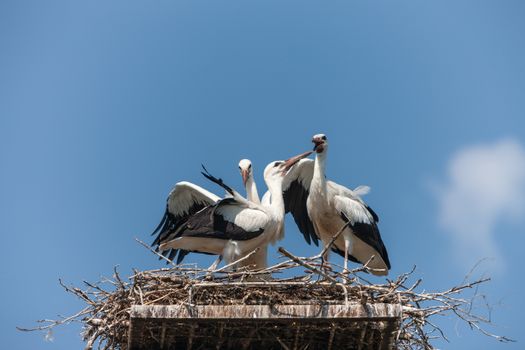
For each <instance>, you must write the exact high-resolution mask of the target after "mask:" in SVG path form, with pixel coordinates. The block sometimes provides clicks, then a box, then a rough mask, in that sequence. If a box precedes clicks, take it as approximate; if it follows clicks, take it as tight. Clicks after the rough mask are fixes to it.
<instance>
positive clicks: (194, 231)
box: [174, 198, 264, 241]
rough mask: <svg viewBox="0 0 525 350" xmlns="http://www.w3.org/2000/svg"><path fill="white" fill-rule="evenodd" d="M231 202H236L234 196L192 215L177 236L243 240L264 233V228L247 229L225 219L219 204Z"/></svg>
mask: <svg viewBox="0 0 525 350" xmlns="http://www.w3.org/2000/svg"><path fill="white" fill-rule="evenodd" d="M231 202H235V200H234V199H233V198H225V199H222V200H220V201H219V202H217V203H216V204H214V205H210V206H208V207H206V208H204V209H203V210H201V211H199V212H198V213H196V214H195V215H192V216H191V217H190V218H188V220H187V221H186V222H185V223H184V225H183V226H182V227H181V228H180V230H179V231H178V232H177V234H176V236H175V237H208V238H217V239H226V240H229V239H234V240H236V241H243V240H248V239H252V238H255V237H257V236H259V235H260V234H261V233H263V231H264V229H263V228H259V229H258V230H255V231H247V230H245V229H243V228H242V227H240V226H238V225H236V224H235V223H233V222H230V221H228V220H225V219H224V217H223V216H222V215H221V214H219V213H217V212H216V211H217V208H218V207H219V206H221V205H225V204H229V203H231ZM175 237H174V238H175Z"/></svg>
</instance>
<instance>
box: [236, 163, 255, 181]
mask: <svg viewBox="0 0 525 350" xmlns="http://www.w3.org/2000/svg"><path fill="white" fill-rule="evenodd" d="M239 171H240V172H241V176H242V183H243V185H244V186H246V182H248V179H253V171H252V162H251V161H250V160H249V159H241V161H240V162H239Z"/></svg>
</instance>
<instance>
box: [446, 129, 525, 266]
mask: <svg viewBox="0 0 525 350" xmlns="http://www.w3.org/2000/svg"><path fill="white" fill-rule="evenodd" d="M437 193H438V199H439V203H440V212H439V221H440V223H441V225H442V226H443V228H444V229H445V230H446V231H447V232H448V233H449V234H450V235H451V237H452V241H453V244H454V247H455V250H456V253H457V254H459V257H460V258H461V260H462V261H463V262H464V263H466V264H469V265H470V266H472V264H473V263H474V262H476V261H477V260H479V259H481V258H485V257H490V258H494V259H495V261H496V266H499V267H500V268H501V267H503V266H504V265H505V261H504V254H501V252H500V248H499V247H498V240H497V239H496V236H497V235H498V237H499V238H502V239H505V238H504V237H505V232H500V231H498V224H501V223H502V222H505V221H507V220H511V221H514V220H516V219H519V218H521V217H522V216H523V215H524V214H525V150H524V148H523V147H522V145H521V144H520V143H519V142H518V141H516V140H514V139H505V140H502V141H499V142H497V143H493V144H484V145H477V146H470V147H467V148H464V149H462V150H460V151H459V152H457V153H456V154H455V155H453V157H452V158H451V160H450V161H449V164H448V169H447V183H446V184H445V186H443V187H442V188H439V189H438V191H437Z"/></svg>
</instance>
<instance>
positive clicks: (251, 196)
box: [246, 176, 261, 204]
mask: <svg viewBox="0 0 525 350" xmlns="http://www.w3.org/2000/svg"><path fill="white" fill-rule="evenodd" d="M246 197H247V198H248V200H249V201H250V202H253V203H257V204H261V200H260V199H259V193H258V192H257V185H255V181H254V180H253V177H252V176H250V177H249V178H248V180H247V181H246Z"/></svg>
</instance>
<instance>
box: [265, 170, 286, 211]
mask: <svg viewBox="0 0 525 350" xmlns="http://www.w3.org/2000/svg"><path fill="white" fill-rule="evenodd" d="M266 185H267V186H268V191H270V194H271V198H272V200H271V203H270V205H269V207H268V208H269V209H270V211H271V212H272V214H273V215H274V217H275V218H277V219H279V220H280V221H282V219H283V218H284V199H283V181H282V178H281V179H273V181H272V180H270V181H266Z"/></svg>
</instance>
